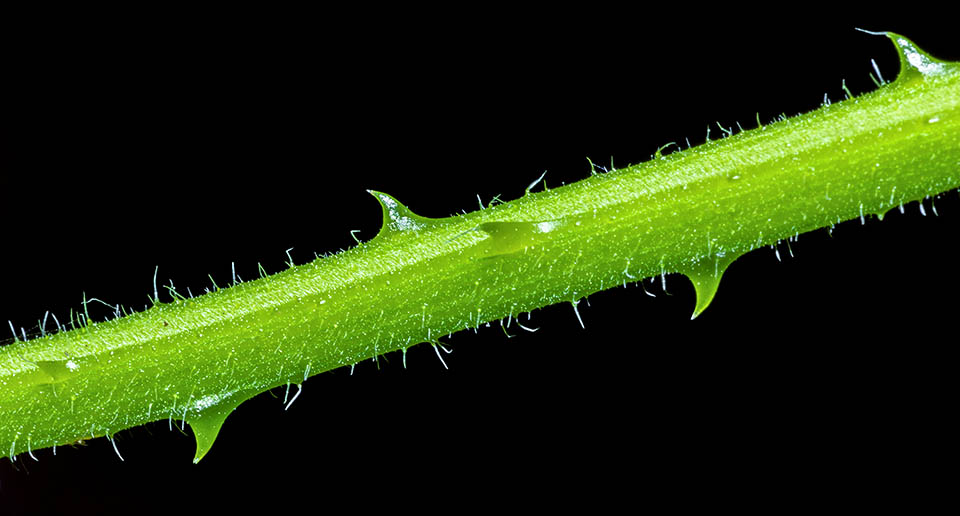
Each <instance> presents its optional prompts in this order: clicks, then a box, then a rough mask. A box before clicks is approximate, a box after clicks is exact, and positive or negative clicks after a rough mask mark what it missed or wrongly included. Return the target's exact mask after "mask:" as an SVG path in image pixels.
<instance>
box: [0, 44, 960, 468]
mask: <svg viewBox="0 0 960 516" xmlns="http://www.w3.org/2000/svg"><path fill="white" fill-rule="evenodd" d="M891 39H893V40H894V42H895V43H896V44H897V45H898V48H899V49H900V51H901V56H902V71H901V75H900V77H899V78H898V79H897V81H896V82H894V83H893V84H890V85H887V86H884V87H882V88H881V89H879V90H878V91H876V92H873V93H870V94H867V95H864V96H861V97H858V98H855V99H851V100H849V101H846V102H842V103H837V104H833V105H831V106H828V107H824V108H822V109H820V110H818V111H816V112H813V113H809V114H806V115H802V116H798V117H795V118H790V119H786V120H783V121H781V122H778V123H776V124H772V125H769V126H765V127H761V128H757V129H753V130H750V131H745V132H743V133H740V134H737V135H734V136H731V137H728V138H724V139H722V140H715V141H712V142H709V143H707V144H705V145H702V146H700V147H696V148H693V149H690V150H685V151H680V152H672V153H668V154H666V155H664V156H658V158H657V159H654V160H652V161H650V162H647V163H643V164H640V165H635V166H632V167H628V168H626V169H622V170H618V171H616V172H612V173H596V174H594V175H592V176H591V177H589V178H587V179H585V180H583V181H580V182H578V183H575V184H571V185H568V186H564V187H561V188H556V189H551V190H549V191H539V190H540V188H542V185H536V186H535V187H533V188H532V190H533V191H537V193H530V194H529V195H526V196H524V197H523V198H521V199H518V200H516V201H512V202H509V203H505V204H501V205H498V206H494V207H490V208H488V209H485V210H481V211H477V212H473V213H469V214H466V215H463V216H458V217H450V218H444V219H429V218H424V217H420V216H418V215H416V214H414V213H413V212H411V211H410V210H408V209H407V208H405V207H404V206H403V205H402V204H400V203H399V202H398V201H397V200H395V199H393V198H392V197H390V196H388V195H386V194H382V193H378V192H372V193H373V194H374V196H375V197H376V198H377V199H378V200H379V201H380V202H381V205H382V206H383V215H384V216H383V229H382V231H381V233H380V234H379V235H378V236H377V238H375V239H374V240H372V241H371V242H368V243H364V244H360V245H358V246H357V247H354V248H352V249H350V250H348V251H345V252H343V253H340V254H338V255H334V256H331V257H329V258H324V259H318V260H316V261H314V262H312V263H309V264H306V265H302V266H299V267H293V268H291V269H290V270H287V271H284V272H282V273H279V274H276V275H273V276H269V277H267V278H264V279H261V280H257V281H252V282H249V283H242V284H239V285H237V286H234V287H231V288H225V289H222V290H219V291H217V292H214V293H212V294H209V295H205V296H201V297H198V298H195V299H184V298H181V297H176V296H175V300H174V301H173V302H171V303H159V304H157V305H156V306H154V307H153V308H151V309H150V310H147V311H145V312H140V313H135V314H133V315H131V316H128V317H122V318H118V319H115V320H111V321H109V322H103V323H96V324H88V323H86V322H74V323H73V326H76V328H75V329H72V330H70V331H65V332H61V333H57V334H54V335H49V336H46V337H43V338H38V339H34V340H31V341H28V342H16V343H14V344H13V345H10V346H5V347H3V348H0V383H2V385H3V390H2V395H0V420H2V421H4V424H3V426H2V428H0V453H2V454H5V455H7V454H9V455H11V456H12V455H16V454H19V453H23V452H27V451H30V450H36V449H39V448H44V447H49V446H52V445H56V444H64V443H69V442H73V441H75V440H77V439H81V438H88V437H93V436H101V435H107V436H112V435H113V434H114V433H115V432H117V431H119V430H122V429H125V428H129V427H132V426H136V425H140V424H143V423H146V422H150V421H156V420H162V419H167V420H169V421H170V424H171V426H172V425H173V424H175V423H174V422H175V421H180V422H186V423H189V424H190V425H191V427H193V430H194V432H195V434H196V435H197V444H198V449H197V456H196V459H197V460H199V459H200V458H201V457H202V456H203V455H204V453H206V451H207V450H208V449H209V447H210V446H211V445H212V443H213V441H214V439H215V437H216V435H217V432H218V431H219V428H220V426H221V425H222V423H223V421H224V419H225V418H226V417H227V415H229V413H230V412H231V411H232V410H233V409H234V408H235V407H236V406H238V405H239V404H240V403H242V402H243V401H244V400H246V399H248V398H250V397H251V396H253V395H256V394H257V393H259V392H263V391H264V390H267V389H270V388H273V387H276V386H284V385H293V387H292V388H291V394H290V395H291V396H295V395H296V393H297V392H298V389H299V387H298V385H299V384H300V383H302V382H303V381H304V380H306V379H307V378H308V377H309V376H311V375H313V374H316V373H319V372H323V371H327V370H330V369H333V368H336V367H340V366H343V365H349V364H355V363H357V362H358V361H360V360H363V359H367V358H370V357H374V356H377V355H380V354H382V353H386V352H389V351H395V350H398V349H404V350H405V349H406V348H407V347H409V346H411V345H414V344H417V343H420V342H431V343H433V344H434V345H436V343H437V338H438V337H439V336H441V335H446V334H448V333H451V332H454V331H459V330H461V329H464V328H472V327H476V326H478V325H480V324H483V323H486V322H488V321H496V320H504V324H512V323H513V321H514V319H515V318H516V316H517V315H519V314H520V313H522V312H527V311H529V310H532V309H535V308H539V307H543V306H546V305H549V304H553V303H557V302H569V303H571V304H572V305H573V306H574V308H575V309H577V307H578V303H579V301H580V300H581V299H582V298H583V297H585V296H587V295H589V294H591V293H593V292H597V291H599V290H603V289H605V288H609V287H612V286H618V285H621V284H623V283H625V282H633V281H637V280H639V279H641V278H647V277H655V276H659V275H663V274H665V273H671V272H680V273H683V274H685V275H687V276H688V277H690V279H691V280H692V281H693V283H694V285H695V287H696V289H697V295H698V303H697V306H696V308H695V310H694V313H693V315H694V317H695V316H696V315H698V314H699V313H701V312H702V311H703V310H704V309H705V308H706V307H707V305H708V304H709V303H710V300H711V299H712V298H713V294H714V293H715V291H716V288H717V286H718V284H719V281H720V278H721V276H722V274H723V271H724V269H725V268H726V267H727V266H728V265H729V264H730V263H731V262H732V261H733V260H735V259H736V258H737V257H739V256H741V255H742V254H744V253H746V252H748V251H750V250H751V249H755V248H757V247H761V246H765V245H770V244H773V243H776V242H778V241H781V240H783V239H788V238H791V237H794V236H796V235H799V234H801V233H804V232H807V231H810V230H814V229H817V228H821V227H824V226H829V225H831V224H834V223H836V222H839V221H842V220H848V219H853V218H857V217H867V216H871V215H878V216H882V215H883V214H884V213H885V212H887V211H888V210H890V209H895V208H898V207H899V206H901V205H903V204H904V203H907V202H911V201H915V200H919V199H923V198H924V197H926V196H929V195H934V194H937V193H940V192H943V191H946V190H949V189H953V188H957V187H958V186H960V173H958V167H957V164H958V163H960V70H958V66H957V65H956V64H955V63H944V62H939V61H936V60H934V59H932V58H930V57H929V56H926V55H925V54H923V53H922V52H920V51H919V50H918V49H916V47H914V46H913V45H912V44H911V43H909V42H908V41H906V40H904V39H902V38H900V37H899V36H896V35H891ZM670 150H671V149H670V148H667V149H664V152H665V153H666V152H669V151H670ZM161 288H162V287H161ZM84 308H86V307H84ZM576 313H577V315H578V316H579V312H576ZM80 314H83V315H84V316H85V310H83V309H81V310H80V311H78V312H77V315H75V316H74V317H72V319H74V320H75V321H77V320H81V321H82V320H83V319H81V318H80V317H79V316H80ZM438 353H442V352H440V351H438ZM9 422H13V423H9Z"/></svg>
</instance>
